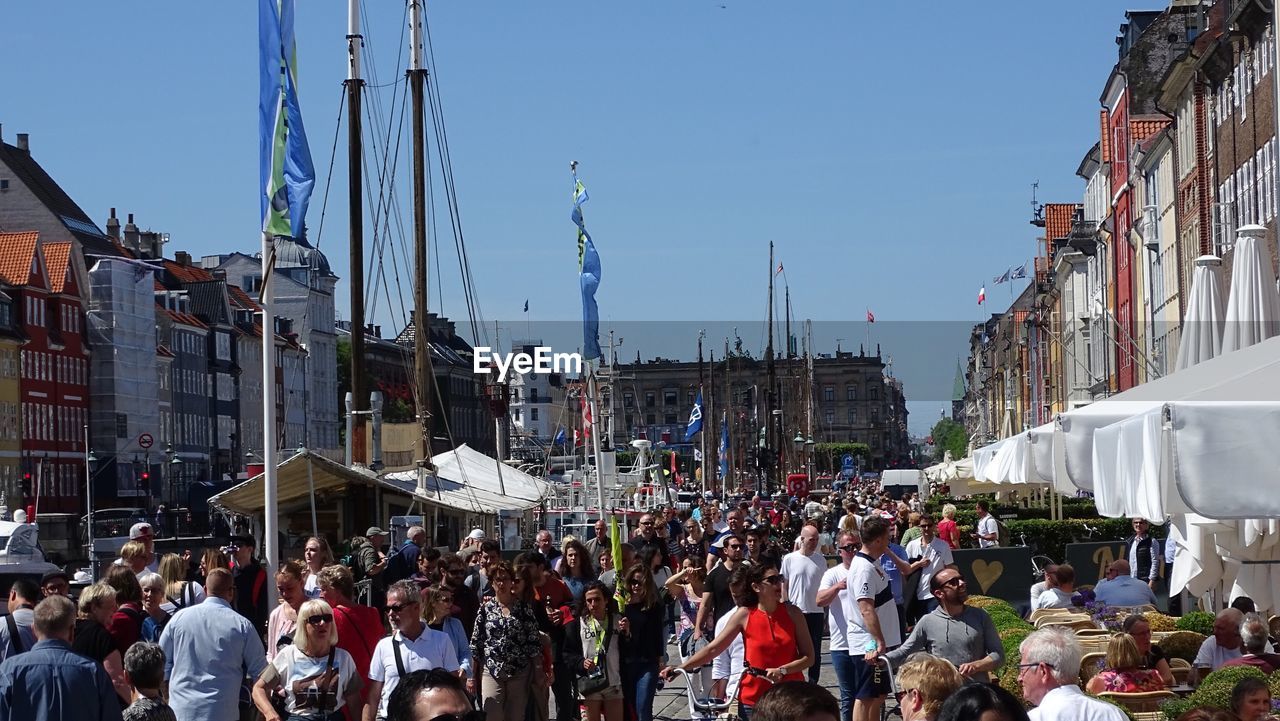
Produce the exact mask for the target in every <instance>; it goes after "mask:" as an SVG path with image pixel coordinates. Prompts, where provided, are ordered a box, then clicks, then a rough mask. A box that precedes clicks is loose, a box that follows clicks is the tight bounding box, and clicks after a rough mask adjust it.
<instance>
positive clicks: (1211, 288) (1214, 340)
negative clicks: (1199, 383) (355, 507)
mask: <svg viewBox="0 0 1280 721" xmlns="http://www.w3.org/2000/svg"><path fill="white" fill-rule="evenodd" d="M1195 266H1196V267H1195V270H1193V271H1192V273H1191V292H1190V293H1189V294H1188V297H1187V315H1186V317H1185V318H1183V319H1182V337H1181V339H1180V340H1179V341H1178V362H1177V364H1176V366H1175V367H1174V370H1182V369H1183V368H1189V367H1191V366H1193V365H1195V364H1197V363H1200V362H1202V361H1206V360H1208V359H1210V358H1213V357H1214V356H1216V355H1218V354H1219V353H1220V352H1222V321H1223V318H1224V317H1225V315H1226V313H1225V306H1224V304H1223V301H1222V259H1221V258H1219V257H1218V256H1216V255H1202V256H1200V257H1199V258H1196V262H1195Z"/></svg>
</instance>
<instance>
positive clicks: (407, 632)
mask: <svg viewBox="0 0 1280 721" xmlns="http://www.w3.org/2000/svg"><path fill="white" fill-rule="evenodd" d="M387 616H388V617H389V618H390V620H391V623H392V625H394V626H395V628H396V630H395V632H394V633H392V634H391V635H390V636H388V637H386V638H384V639H382V640H381V641H378V645H377V646H375V647H374V649H373V658H372V659H371V660H370V661H369V697H368V698H369V700H368V702H367V703H366V704H365V707H364V715H363V717H362V718H363V719H364V721H375V720H376V719H380V718H386V717H387V702H388V701H389V700H390V699H391V692H392V691H394V690H395V688H396V684H398V683H399V682H400V677H401V676H403V675H406V674H408V673H410V672H412V671H424V670H430V669H433V668H443V669H444V670H445V671H448V672H449V673H454V674H459V672H460V671H466V670H468V669H462V667H461V664H459V663H458V656H457V654H456V653H455V652H454V650H453V642H452V641H451V640H449V634H447V633H445V632H443V631H436V630H433V629H430V628H427V626H426V624H424V623H423V622H422V596H421V594H420V593H419V591H418V584H416V583H414V582H413V581H409V580H404V581H396V582H395V583H393V584H391V587H390V588H388V589H387ZM469 670H471V671H474V669H469ZM459 675H462V674H459ZM473 678H474V676H473Z"/></svg>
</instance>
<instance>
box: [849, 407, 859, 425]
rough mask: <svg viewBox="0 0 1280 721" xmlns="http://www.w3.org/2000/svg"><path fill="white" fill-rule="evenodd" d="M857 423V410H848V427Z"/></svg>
mask: <svg viewBox="0 0 1280 721" xmlns="http://www.w3.org/2000/svg"><path fill="white" fill-rule="evenodd" d="M857 422H858V409H857V408H850V409H849V425H851V426H852V425H854V424H856V423H857Z"/></svg>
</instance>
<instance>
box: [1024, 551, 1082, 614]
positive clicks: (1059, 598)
mask: <svg viewBox="0 0 1280 721" xmlns="http://www.w3.org/2000/svg"><path fill="white" fill-rule="evenodd" d="M1046 575H1047V574H1046ZM1053 577H1054V580H1056V581H1057V585H1056V586H1055V587H1053V588H1047V589H1045V592H1044V593H1042V594H1040V597H1039V598H1037V599H1036V603H1035V606H1033V607H1032V609H1031V610H1033V611H1034V610H1036V609H1037V608H1071V607H1072V605H1074V604H1072V603H1071V597H1072V596H1074V595H1075V588H1076V569H1074V568H1072V567H1071V566H1070V565H1069V564H1066V563H1060V564H1058V565H1057V566H1054V567H1053Z"/></svg>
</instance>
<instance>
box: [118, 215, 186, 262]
mask: <svg viewBox="0 0 1280 721" xmlns="http://www.w3.org/2000/svg"><path fill="white" fill-rule="evenodd" d="M129 217H131V218H132V217H133V216H129ZM173 260H174V262H175V263H177V264H178V265H180V266H182V267H184V268H190V267H191V254H190V253H188V252H187V251H185V250H179V251H176V252H175V253H174V254H173Z"/></svg>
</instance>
